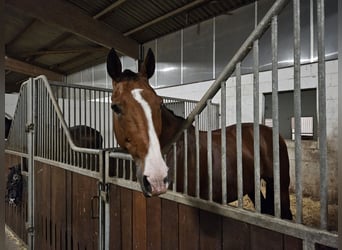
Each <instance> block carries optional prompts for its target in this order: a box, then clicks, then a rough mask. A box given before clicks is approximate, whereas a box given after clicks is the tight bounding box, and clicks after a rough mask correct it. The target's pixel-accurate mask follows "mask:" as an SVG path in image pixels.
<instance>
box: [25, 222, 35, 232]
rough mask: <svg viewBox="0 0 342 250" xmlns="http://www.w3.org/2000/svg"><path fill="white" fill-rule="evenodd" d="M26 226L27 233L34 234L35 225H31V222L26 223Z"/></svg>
mask: <svg viewBox="0 0 342 250" xmlns="http://www.w3.org/2000/svg"><path fill="white" fill-rule="evenodd" d="M25 228H26V231H27V233H29V234H34V227H33V226H32V225H29V223H25Z"/></svg>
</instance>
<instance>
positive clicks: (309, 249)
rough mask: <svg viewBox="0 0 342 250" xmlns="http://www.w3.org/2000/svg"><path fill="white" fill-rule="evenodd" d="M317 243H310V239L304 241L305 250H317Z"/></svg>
mask: <svg viewBox="0 0 342 250" xmlns="http://www.w3.org/2000/svg"><path fill="white" fill-rule="evenodd" d="M315 249H316V246H315V242H313V241H310V240H308V239H304V240H303V250H315Z"/></svg>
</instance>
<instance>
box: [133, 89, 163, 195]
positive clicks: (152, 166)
mask: <svg viewBox="0 0 342 250" xmlns="http://www.w3.org/2000/svg"><path fill="white" fill-rule="evenodd" d="M142 91H143V90H142V89H134V90H132V91H131V93H132V95H133V98H134V99H135V100H136V101H137V102H138V103H139V104H140V105H141V107H142V109H143V110H144V113H145V116H146V120H147V126H148V137H149V145H148V151H147V155H146V157H145V160H144V166H145V168H144V173H143V175H145V176H147V179H148V180H149V182H150V184H151V185H152V187H153V188H155V189H159V188H160V187H161V185H163V184H164V183H163V182H164V178H165V177H166V176H167V171H168V167H167V166H166V164H165V162H164V160H163V157H162V155H161V152H160V144H159V139H158V137H157V134H156V131H155V129H154V124H153V120H152V112H151V108H150V105H149V104H148V103H147V102H146V101H145V99H144V98H143V97H142V95H141V92H142Z"/></svg>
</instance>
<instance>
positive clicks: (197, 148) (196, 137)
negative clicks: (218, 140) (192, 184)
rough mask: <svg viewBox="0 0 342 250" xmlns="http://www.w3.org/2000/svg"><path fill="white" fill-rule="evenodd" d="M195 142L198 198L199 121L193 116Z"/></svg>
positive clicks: (198, 193) (198, 195)
mask: <svg viewBox="0 0 342 250" xmlns="http://www.w3.org/2000/svg"><path fill="white" fill-rule="evenodd" d="M195 140H196V197H197V198H199V197H200V143H199V119H198V115H196V116H195Z"/></svg>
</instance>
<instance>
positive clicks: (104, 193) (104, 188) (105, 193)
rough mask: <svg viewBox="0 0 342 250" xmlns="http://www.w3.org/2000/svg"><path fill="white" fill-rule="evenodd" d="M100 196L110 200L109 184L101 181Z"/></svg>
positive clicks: (107, 200)
mask: <svg viewBox="0 0 342 250" xmlns="http://www.w3.org/2000/svg"><path fill="white" fill-rule="evenodd" d="M99 186H100V196H101V199H102V200H103V201H104V202H106V203H107V202H109V184H103V183H99Z"/></svg>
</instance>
